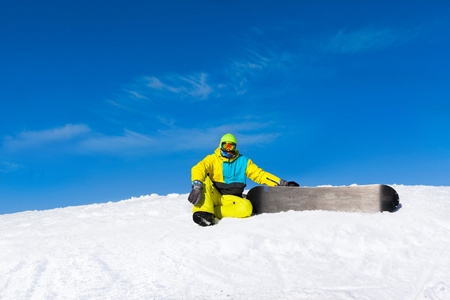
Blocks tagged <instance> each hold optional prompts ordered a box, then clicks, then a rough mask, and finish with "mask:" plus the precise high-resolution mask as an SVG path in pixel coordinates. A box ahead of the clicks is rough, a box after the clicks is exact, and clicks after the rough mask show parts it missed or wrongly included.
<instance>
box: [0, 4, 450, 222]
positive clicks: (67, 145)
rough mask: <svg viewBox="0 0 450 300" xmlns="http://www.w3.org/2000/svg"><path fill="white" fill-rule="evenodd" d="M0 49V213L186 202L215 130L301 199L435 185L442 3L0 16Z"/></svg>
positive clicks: (442, 71) (444, 106) (446, 66)
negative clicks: (137, 199) (357, 187)
mask: <svg viewBox="0 0 450 300" xmlns="http://www.w3.org/2000/svg"><path fill="white" fill-rule="evenodd" d="M0 45H1V46H0V57H1V58H0V81H1V85H0V99H1V109H0V125H1V126H0V203H1V204H0V214H4V213H12V212H18V211H24V210H34V209H50V208H56V207H65V206H69V205H82V204H90V203H97V202H107V201H118V200H121V199H127V198H130V197H132V196H140V195H143V194H151V193H157V194H160V195H165V194H168V193H188V192H189V191H190V170H191V167H192V166H193V165H195V164H196V163H197V162H198V161H200V160H201V159H202V158H203V157H205V156H206V155H208V154H210V153H212V152H213V151H214V150H215V148H216V147H217V146H218V142H219V139H220V137H221V136H222V135H223V134H225V133H228V132H229V133H233V134H234V135H235V136H236V137H237V139H238V148H239V150H240V151H241V153H243V154H244V155H246V156H248V157H249V158H251V159H252V160H253V161H254V162H255V163H256V164H257V165H258V166H260V167H261V168H263V169H265V170H266V171H269V172H271V173H273V174H275V175H277V176H279V177H281V178H284V179H286V180H295V181H297V182H299V183H300V184H301V185H304V186H316V185H324V184H332V185H349V184H353V183H356V184H373V183H383V184H405V185H418V184H423V185H449V179H450V137H449V136H450V135H449V129H450V101H449V100H450V88H449V87H450V59H449V54H448V53H450V3H447V2H446V1H261V0H260V1H253V0H252V1H245V0H240V1H234V0H215V1H214V0H209V1H206V0H202V1H200V0H197V1H170V0H165V1H159V0H155V1H111V0H108V1H97V0H90V1H85V0H81V1H48V0H47V1H46V0H44V1H29V0H24V1H9V2H5V3H3V4H2V8H1V10H0ZM252 186H254V184H251V183H250V182H249V187H252Z"/></svg>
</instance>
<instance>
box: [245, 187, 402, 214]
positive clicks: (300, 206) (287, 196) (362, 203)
mask: <svg viewBox="0 0 450 300" xmlns="http://www.w3.org/2000/svg"><path fill="white" fill-rule="evenodd" d="M246 198H247V199H248V200H250V202H251V203H252V205H253V213H255V214H261V213H276V212H282V211H288V210H299V211H301V210H329V211H343V212H364V213H371V212H381V211H389V212H392V211H394V210H396V209H397V207H398V205H399V196H398V194H397V192H396V191H395V190H394V189H393V188H392V187H390V186H387V185H382V184H375V185H356V186H339V187H290V186H287V187H284V186H257V187H254V188H252V189H251V190H250V191H249V192H248V194H247V197H246Z"/></svg>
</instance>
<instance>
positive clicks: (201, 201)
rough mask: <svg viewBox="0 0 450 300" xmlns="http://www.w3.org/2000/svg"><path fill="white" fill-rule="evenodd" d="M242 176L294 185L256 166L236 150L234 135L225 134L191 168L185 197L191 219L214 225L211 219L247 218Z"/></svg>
mask: <svg viewBox="0 0 450 300" xmlns="http://www.w3.org/2000/svg"><path fill="white" fill-rule="evenodd" d="M246 177H248V178H250V179H251V180H253V181H255V182H257V183H258V184H265V185H269V186H288V185H297V186H298V184H296V183H295V182H293V181H291V182H287V181H286V180H283V179H280V178H278V177H276V176H274V175H272V174H270V173H268V172H265V171H264V170H263V169H261V168H258V166H256V165H255V164H254V163H253V162H252V161H251V160H250V159H249V158H247V157H245V156H243V155H241V154H240V153H239V151H238V150H237V143H236V138H235V137H234V136H233V135H232V134H230V133H228V134H225V135H224V136H223V137H222V139H221V140H220V144H219V148H217V149H216V151H215V152H214V153H213V154H211V155H208V156H207V157H205V158H204V159H203V160H202V161H200V162H199V163H198V164H197V165H195V166H194V167H193V168H192V178H191V179H192V191H191V193H190V194H189V197H188V200H189V202H191V203H192V204H193V205H194V209H193V220H194V222H195V223H197V224H199V225H201V226H210V225H214V224H215V218H218V219H222V218H224V217H234V218H246V217H250V216H251V214H252V211H253V207H252V204H251V202H250V201H249V200H247V199H243V198H242V193H243V191H244V188H245V186H246Z"/></svg>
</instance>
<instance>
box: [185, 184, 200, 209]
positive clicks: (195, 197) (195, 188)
mask: <svg viewBox="0 0 450 300" xmlns="http://www.w3.org/2000/svg"><path fill="white" fill-rule="evenodd" d="M202 187H203V183H202V182H201V181H199V180H194V182H192V191H191V193H190V194H189V197H188V200H189V202H191V203H192V204H194V205H197V204H198V203H199V202H200V198H201V197H202Z"/></svg>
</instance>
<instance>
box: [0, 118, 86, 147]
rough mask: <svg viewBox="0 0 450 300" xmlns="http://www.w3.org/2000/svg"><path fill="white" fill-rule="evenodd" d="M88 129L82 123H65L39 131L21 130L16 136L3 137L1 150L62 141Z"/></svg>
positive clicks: (77, 135) (68, 139) (40, 145)
mask: <svg viewBox="0 0 450 300" xmlns="http://www.w3.org/2000/svg"><path fill="white" fill-rule="evenodd" d="M90 131H91V130H90V128H89V127H88V126H86V125H84V124H75V125H73V124H67V125H65V126H63V127H58V128H53V129H47V130H41V131H23V132H21V133H19V134H18V135H17V136H16V137H12V136H7V137H5V138H4V140H3V150H6V151H10V152H14V151H20V150H22V149H33V148H39V147H43V146H46V145H51V144H57V143H62V142H66V141H70V140H73V139H76V138H79V137H82V136H84V135H86V134H88V133H90Z"/></svg>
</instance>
